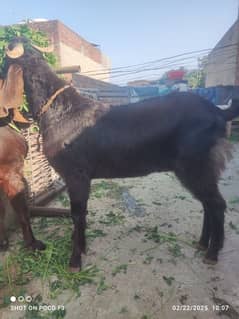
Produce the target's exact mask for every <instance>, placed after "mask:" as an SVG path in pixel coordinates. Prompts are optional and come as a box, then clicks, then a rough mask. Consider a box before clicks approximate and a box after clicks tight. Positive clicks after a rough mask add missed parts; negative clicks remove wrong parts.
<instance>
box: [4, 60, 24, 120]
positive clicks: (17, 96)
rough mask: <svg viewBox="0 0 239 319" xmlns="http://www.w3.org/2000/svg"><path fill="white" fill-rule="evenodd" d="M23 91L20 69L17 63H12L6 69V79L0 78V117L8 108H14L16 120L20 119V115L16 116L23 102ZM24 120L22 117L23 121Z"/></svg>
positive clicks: (6, 112) (5, 114) (6, 113)
mask: <svg viewBox="0 0 239 319" xmlns="http://www.w3.org/2000/svg"><path fill="white" fill-rule="evenodd" d="M23 92H24V82H23V72H22V69H21V67H20V66H19V65H17V64H12V65H10V67H9V69H8V72H7V77H6V79H4V80H0V117H5V116H7V115H8V109H14V115H15V114H16V115H15V117H16V121H17V119H21V117H19V116H18V113H19V112H18V109H19V107H20V106H21V105H22V104H23V102H24V99H23ZM23 119H24V118H23ZM14 120H15V119H14ZM25 121H26V120H25V119H24V122H25ZM20 122H21V121H20Z"/></svg>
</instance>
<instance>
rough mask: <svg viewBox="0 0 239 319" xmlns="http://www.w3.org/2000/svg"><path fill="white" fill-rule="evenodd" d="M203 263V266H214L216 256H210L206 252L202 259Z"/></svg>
mask: <svg viewBox="0 0 239 319" xmlns="http://www.w3.org/2000/svg"><path fill="white" fill-rule="evenodd" d="M203 262H204V264H208V265H216V263H217V255H216V254H212V253H211V254H210V253H209V252H207V253H206V255H205V257H204V259H203Z"/></svg>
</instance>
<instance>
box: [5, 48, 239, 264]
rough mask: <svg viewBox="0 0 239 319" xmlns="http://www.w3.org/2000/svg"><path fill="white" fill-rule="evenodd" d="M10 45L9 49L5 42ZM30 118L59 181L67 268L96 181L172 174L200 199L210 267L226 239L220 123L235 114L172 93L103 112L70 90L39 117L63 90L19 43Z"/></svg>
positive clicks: (77, 251)
mask: <svg viewBox="0 0 239 319" xmlns="http://www.w3.org/2000/svg"><path fill="white" fill-rule="evenodd" d="M11 45H12V47H14V45H15V44H14V43H12V44H11ZM10 63H18V64H19V65H20V66H21V67H22V69H23V74H24V82H25V91H26V95H27V99H28V101H29V105H30V106H31V109H32V113H33V116H34V117H35V118H36V119H37V120H39V122H40V126H41V131H42V134H43V147H44V152H45V155H46V156H47V158H48V160H49V162H50V163H51V165H52V166H53V167H54V168H55V169H56V170H57V171H58V173H59V174H60V175H61V176H62V177H63V178H64V179H65V182H66V185H67V188H68V191H69V196H70V201H71V213H72V218H73V222H74V226H75V228H74V232H73V252H72V256H71V260H70V265H71V266H72V267H74V268H79V267H80V266H81V253H82V252H85V228H86V211H87V200H88V198H89V191H90V183H91V180H92V179H94V178H114V177H132V176H143V175H147V174H149V173H152V172H161V171H173V172H174V173H175V174H176V176H177V177H178V178H179V180H180V181H181V182H182V183H183V185H184V186H185V187H186V188H187V189H189V190H190V192H191V193H192V194H193V195H194V196H195V197H196V198H197V199H198V200H200V201H201V203H202V205H203V207H204V222H203V229H202V234H201V238H200V241H199V246H200V247H202V248H205V249H207V253H206V259H207V260H208V261H210V262H216V261H217V257H218V251H219V249H220V248H221V247H222V245H223V239H224V211H225V209H226V204H225V201H224V199H223V197H222V196H221V194H220V192H219V190H218V178H219V175H220V171H221V170H222V169H223V166H224V161H225V159H224V156H222V157H220V156H219V155H218V154H219V153H220V154H221V153H223V152H225V153H226V149H225V150H224V147H225V145H226V143H225V140H224V137H225V126H226V120H229V119H232V118H233V117H235V116H238V115H239V103H238V102H237V101H234V102H233V111H232V110H231V111H221V110H219V109H217V108H216V107H215V105H213V104H212V103H210V102H208V101H206V100H205V99H203V98H201V97H199V96H197V95H194V94H191V93H172V94H170V95H168V96H166V97H164V98H160V97H156V98H152V99H149V100H146V101H142V102H138V103H134V104H130V105H122V106H117V107H111V108H109V107H108V108H107V107H106V106H104V105H103V104H101V103H99V102H97V101H94V100H91V99H87V98H85V97H83V96H81V95H80V94H78V93H77V92H76V90H75V89H74V88H68V89H66V90H65V91H64V92H63V93H61V94H60V95H59V96H58V97H57V98H56V100H55V101H54V102H53V104H52V105H51V107H50V109H49V110H48V111H47V112H46V113H45V114H44V115H42V117H41V119H39V118H38V114H39V111H40V109H41V107H42V106H43V105H44V104H45V103H46V102H47V101H48V99H49V98H50V96H51V95H52V94H53V93H54V92H56V90H58V89H59V88H61V87H63V86H64V85H65V82H64V81H63V80H62V79H59V78H58V77H57V76H56V75H55V73H54V72H53V71H52V70H51V69H50V67H49V66H48V65H47V64H46V62H45V61H44V59H43V58H42V56H41V54H40V53H39V52H38V51H36V50H35V49H33V48H31V47H30V46H29V45H26V44H25V53H24V55H23V56H22V57H20V58H18V59H12V60H11V59H8V65H9V64H10Z"/></svg>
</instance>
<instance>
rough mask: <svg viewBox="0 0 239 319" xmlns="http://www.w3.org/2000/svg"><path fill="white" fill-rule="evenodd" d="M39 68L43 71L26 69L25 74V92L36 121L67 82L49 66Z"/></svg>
mask: <svg viewBox="0 0 239 319" xmlns="http://www.w3.org/2000/svg"><path fill="white" fill-rule="evenodd" d="M37 68H41V70H29V69H26V71H25V72H24V83H25V92H26V95H27V100H28V102H29V105H30V107H31V111H32V114H33V118H34V119H35V120H37V119H38V118H37V115H38V114H39V113H40V110H41V108H42V107H43V105H45V104H46V103H47V102H48V100H49V99H50V97H51V96H52V95H53V94H54V93H55V92H56V91H57V90H58V89H59V88H61V87H63V86H64V85H65V82H64V81H63V80H62V79H60V78H58V77H57V76H56V75H55V74H54V73H53V72H52V71H51V69H50V68H49V67H48V66H47V67H46V66H45V65H43V66H37ZM44 69H46V70H44ZM39 74H40V76H39Z"/></svg>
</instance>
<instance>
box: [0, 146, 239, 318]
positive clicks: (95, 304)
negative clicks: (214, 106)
mask: <svg viewBox="0 0 239 319" xmlns="http://www.w3.org/2000/svg"><path fill="white" fill-rule="evenodd" d="M94 183H96V184H97V183H99V181H97V182H94ZM112 185H113V186H112V189H111V190H110V191H106V192H102V193H98V194H96V195H97V196H96V195H94V196H92V197H91V199H90V201H89V216H88V222H89V227H92V225H93V226H94V228H97V229H101V230H103V232H104V233H105V234H106V236H104V237H99V238H96V239H95V240H94V241H92V242H90V243H89V244H88V253H87V256H84V265H86V264H91V263H92V264H96V265H97V267H98V268H99V269H100V270H101V271H102V274H103V275H102V276H103V277H104V289H102V291H101V292H100V293H99V291H98V292H97V291H96V287H95V286H94V285H85V286H83V287H81V296H80V297H79V298H75V297H74V298H71V297H70V296H71V294H70V292H68V291H65V292H64V293H62V294H60V295H59V297H58V299H57V300H50V299H49V298H48V297H47V287H45V288H44V287H43V286H44V285H42V283H39V282H37V281H33V282H31V283H30V284H29V292H30V293H33V294H34V293H37V292H40V293H41V294H43V295H44V296H45V297H46V299H47V298H48V299H47V301H48V303H52V304H55V305H61V304H62V305H64V306H65V308H66V316H65V318H67V319H79V318H80V319H81V318H82V319H83V318H84V319H159V318H162V319H174V318H177V319H180V318H183V319H201V318H208V319H214V318H219V315H220V318H221V319H223V318H225V319H226V318H231V319H236V318H239V279H238V278H239V254H238V252H239V194H238V189H239V145H238V144H237V145H236V148H235V154H234V159H233V160H232V161H231V162H230V163H229V164H228V168H227V170H226V172H225V173H224V175H223V178H222V179H221V182H220V188H221V191H222V193H223V194H224V197H225V198H226V200H227V203H228V209H227V213H226V221H225V230H226V240H225V246H224V248H223V250H222V251H221V253H220V258H219V262H218V264H217V265H215V266H209V265H206V264H204V263H203V256H202V254H201V253H198V252H197V251H196V250H195V249H194V248H193V247H192V246H191V242H192V240H197V239H198V238H199V236H200V231H201V223H202V208H201V205H200V204H199V203H198V202H197V201H196V200H194V199H193V198H192V196H191V195H190V194H189V193H188V192H187V191H186V190H185V189H184V188H183V187H182V186H181V185H180V184H179V182H178V181H177V179H176V178H175V177H174V175H173V174H152V175H149V176H147V177H144V178H134V179H124V180H114V181H113V184H112ZM51 205H54V206H57V205H59V202H57V201H56V202H53V203H51ZM112 213H113V216H114V218H113V219H111V221H110V222H109V223H107V222H106V223H104V221H107V218H108V221H109V220H110V219H109V217H110V214H112ZM107 216H108V217H107ZM102 221H103V223H102ZM158 234H161V237H160V239H161V242H157V241H158V239H159V238H158V237H157V236H158ZM170 236H171V237H173V238H175V236H176V238H177V240H176V241H173V242H172V241H170ZM219 304H220V305H224V306H225V308H226V309H227V311H225V312H223V313H220V312H219V311H218V309H217V310H215V309H214V308H215V306H216V305H219ZM174 308H175V310H173V309H174ZM195 308H196V309H195ZM0 318H1V319H15V318H16V319H17V318H24V313H23V312H21V311H10V310H9V308H5V309H3V310H1V314H0Z"/></svg>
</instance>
